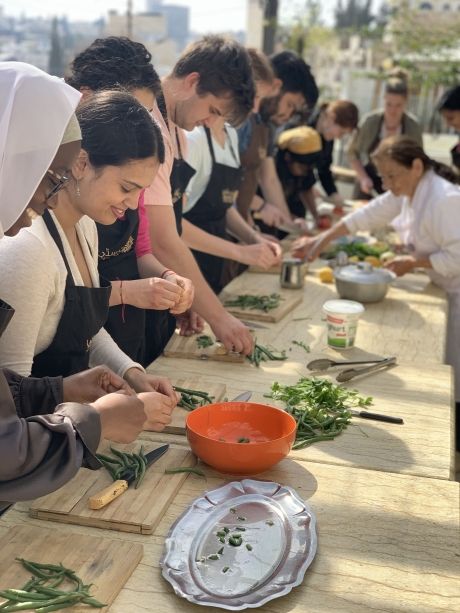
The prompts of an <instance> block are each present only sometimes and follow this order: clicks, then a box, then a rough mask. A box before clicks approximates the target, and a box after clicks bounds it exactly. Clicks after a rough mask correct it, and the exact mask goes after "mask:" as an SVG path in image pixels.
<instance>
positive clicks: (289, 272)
mask: <svg viewBox="0 0 460 613" xmlns="http://www.w3.org/2000/svg"><path fill="white" fill-rule="evenodd" d="M304 276H305V268H304V262H303V260H301V259H299V258H286V259H285V260H283V262H282V265H281V276H280V284H281V287H286V288H288V289H301V288H302V287H303V283H304Z"/></svg>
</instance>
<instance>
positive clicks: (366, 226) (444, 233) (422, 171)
mask: <svg viewBox="0 0 460 613" xmlns="http://www.w3.org/2000/svg"><path fill="white" fill-rule="evenodd" d="M372 159H373V162H374V163H375V164H376V166H377V169H378V172H379V174H380V176H381V178H382V180H383V184H384V186H385V187H386V189H387V190H388V191H387V192H386V193H384V194H382V195H381V196H379V197H378V198H375V199H374V200H372V201H371V202H370V203H369V204H368V205H367V206H365V207H363V208H361V209H359V210H358V211H355V212H354V213H351V214H350V215H347V216H346V217H344V218H343V219H342V220H341V221H340V222H339V223H338V224H337V225H335V226H334V227H333V228H331V229H330V230H327V231H326V232H323V233H322V234H320V235H319V236H316V237H303V238H301V239H299V240H298V241H297V243H296V244H295V245H294V252H295V254H296V255H298V256H301V257H306V258H308V259H309V260H313V259H315V258H316V257H317V256H318V255H319V253H321V251H323V250H324V248H325V247H326V245H327V244H328V243H329V242H330V241H332V240H334V239H336V238H338V237H339V236H344V235H346V234H352V233H355V232H358V231H359V230H371V231H372V230H377V229H378V228H383V227H385V226H386V225H388V224H391V225H392V226H393V227H394V228H395V229H396V231H397V232H398V233H399V235H400V237H401V239H402V241H403V242H404V244H405V245H406V247H407V248H408V249H409V255H404V256H398V257H396V258H394V259H393V260H392V261H391V262H390V263H388V264H387V267H388V268H390V269H391V270H393V272H395V273H396V274H397V275H398V276H402V275H404V274H406V273H407V272H411V271H412V270H413V269H414V268H425V269H426V272H427V274H428V275H429V276H430V278H431V280H432V281H433V283H435V284H436V285H439V286H440V287H442V288H443V289H444V290H445V291H446V292H447V296H448V301H449V318H448V331H447V345H446V362H447V363H448V364H451V365H452V366H453V367H454V369H455V390H456V391H455V396H456V401H457V402H458V401H459V400H460V187H459V186H458V185H456V184H455V183H456V182H457V181H458V177H457V175H456V174H455V173H454V172H453V171H452V170H451V169H450V168H448V167H447V166H444V165H443V164H439V163H438V162H435V161H434V160H432V159H430V158H429V157H428V156H427V155H426V153H425V152H424V151H423V149H422V147H421V146H420V145H419V144H417V143H416V142H415V141H413V140H411V139H410V138H408V137H406V136H397V137H391V138H388V139H385V140H383V141H382V142H381V143H380V145H379V147H378V148H377V149H376V151H375V152H374V154H373V155H372Z"/></svg>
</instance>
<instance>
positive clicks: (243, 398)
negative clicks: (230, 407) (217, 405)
mask: <svg viewBox="0 0 460 613" xmlns="http://www.w3.org/2000/svg"><path fill="white" fill-rule="evenodd" d="M251 396H252V392H242V393H241V394H238V396H235V398H232V400H230V402H247V401H248V400H249V399H250V398H251Z"/></svg>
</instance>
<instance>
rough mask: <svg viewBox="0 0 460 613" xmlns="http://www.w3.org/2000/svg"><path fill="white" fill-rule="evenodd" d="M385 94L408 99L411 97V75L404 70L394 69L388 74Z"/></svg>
mask: <svg viewBox="0 0 460 613" xmlns="http://www.w3.org/2000/svg"><path fill="white" fill-rule="evenodd" d="M385 93H386V94H395V95H397V96H403V97H404V98H407V96H408V95H409V73H408V72H407V71H406V70H404V69H403V68H393V70H390V72H389V73H388V77H387V80H386V83H385Z"/></svg>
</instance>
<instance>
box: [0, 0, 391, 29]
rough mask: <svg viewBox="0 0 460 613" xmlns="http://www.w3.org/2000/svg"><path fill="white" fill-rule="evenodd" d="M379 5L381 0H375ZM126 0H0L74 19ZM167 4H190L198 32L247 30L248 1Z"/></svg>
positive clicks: (325, 0)
mask: <svg viewBox="0 0 460 613" xmlns="http://www.w3.org/2000/svg"><path fill="white" fill-rule="evenodd" d="M374 3H375V4H376V5H377V4H378V3H379V0H374ZM126 4H127V2H126V0H76V1H70V2H69V0H64V1H63V0H0V6H3V9H4V12H5V13H6V14H7V15H14V16H19V15H21V14H22V13H24V14H26V15H27V16H40V15H41V16H44V17H45V16H46V17H49V16H54V15H57V16H62V15H64V14H66V15H67V16H68V17H69V18H70V19H71V20H85V21H91V20H94V19H97V18H98V17H101V16H104V15H106V14H107V11H108V10H109V9H111V8H113V9H117V10H118V11H119V12H124V11H125V10H126ZM164 4H181V5H187V6H189V7H190V9H191V29H192V30H193V31H195V32H203V33H205V32H220V31H230V30H245V29H246V0H165V1H164ZM321 4H322V6H323V18H324V20H325V22H326V23H332V15H333V11H334V7H335V6H336V4H337V0H322V3H321ZM145 6H146V2H145V0H133V7H134V11H135V12H141V11H144V10H145ZM303 6H305V3H304V2H302V1H301V0H281V2H280V9H279V15H280V17H281V19H283V20H285V19H286V18H288V17H289V16H290V15H292V14H293V12H295V10H296V8H299V7H303Z"/></svg>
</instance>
